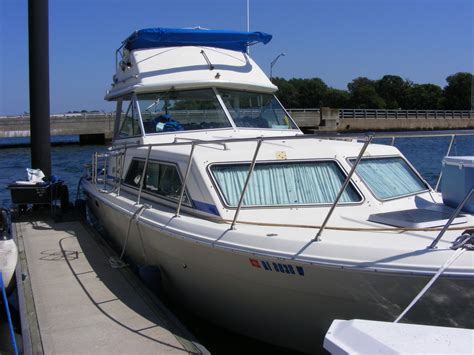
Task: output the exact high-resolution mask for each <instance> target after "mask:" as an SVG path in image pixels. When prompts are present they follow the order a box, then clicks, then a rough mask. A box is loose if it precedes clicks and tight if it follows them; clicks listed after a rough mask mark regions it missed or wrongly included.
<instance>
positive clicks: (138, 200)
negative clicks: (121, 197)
mask: <svg viewBox="0 0 474 355" xmlns="http://www.w3.org/2000/svg"><path fill="white" fill-rule="evenodd" d="M150 153H151V146H149V147H148V152H147V155H146V160H145V164H144V165H143V172H142V177H141V179H140V189H139V190H138V198H137V205H139V204H140V200H141V197H142V191H143V184H144V182H145V180H146V169H147V168H148V160H149V159H150Z"/></svg>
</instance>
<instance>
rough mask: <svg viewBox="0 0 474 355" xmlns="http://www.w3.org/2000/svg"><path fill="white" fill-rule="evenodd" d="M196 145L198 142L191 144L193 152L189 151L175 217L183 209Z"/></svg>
mask: <svg viewBox="0 0 474 355" xmlns="http://www.w3.org/2000/svg"><path fill="white" fill-rule="evenodd" d="M195 147H196V144H195V143H194V142H193V144H191V152H190V153H189V158H188V165H187V167H186V172H185V173H184V180H183V183H182V185H181V191H180V193H179V201H178V207H177V208H176V213H175V217H179V212H180V210H181V205H182V203H183V196H184V191H185V190H186V182H187V181H188V175H189V171H190V170H191V164H192V162H193V155H194V148H195Z"/></svg>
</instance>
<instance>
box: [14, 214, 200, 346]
mask: <svg viewBox="0 0 474 355" xmlns="http://www.w3.org/2000/svg"><path fill="white" fill-rule="evenodd" d="M14 230H15V231H16V237H17V241H18V246H19V263H18V267H17V282H18V288H19V289H18V291H19V303H20V315H21V319H22V333H23V342H24V344H23V347H24V351H25V353H48V354H57V353H63V354H66V353H69V354H71V353H104V354H105V353H110V354H112V353H113V354H119V353H129V354H131V353H134V354H138V353H148V354H151V353H155V354H158V353H165V352H166V353H167V354H184V353H191V354H202V353H208V351H207V350H206V349H205V348H204V347H203V346H202V345H200V344H199V343H198V342H197V341H196V340H195V339H194V337H193V336H192V335H191V334H190V333H189V332H188V331H187V330H186V329H185V328H184V327H183V325H181V324H180V322H179V321H178V320H177V319H176V318H175V317H174V316H173V315H172V314H171V313H170V312H169V311H168V310H167V309H166V308H165V306H164V305H163V304H162V303H161V302H160V301H159V300H158V299H157V298H156V297H155V296H154V295H153V294H152V293H151V292H150V291H149V290H148V289H146V288H145V287H144V285H143V284H142V283H141V282H140V280H139V279H138V277H137V276H136V275H135V274H134V273H132V272H131V271H130V270H129V269H128V268H112V267H111V266H110V264H109V261H108V259H109V257H110V256H115V255H116V254H115V253H114V252H113V251H112V250H111V249H110V248H109V247H108V246H107V245H105V244H104V242H103V240H102V239H101V238H100V236H98V235H97V233H96V232H95V231H94V230H93V229H92V228H90V227H89V226H88V225H86V224H85V223H84V222H82V221H77V220H76V221H70V222H63V223H53V221H52V220H51V219H50V218H46V217H44V216H39V215H36V214H33V215H28V216H23V217H21V218H19V219H18V220H17V221H16V222H15V223H14ZM22 275H23V276H22ZM22 279H23V280H22ZM25 320H27V321H26V322H25ZM25 323H26V324H25Z"/></svg>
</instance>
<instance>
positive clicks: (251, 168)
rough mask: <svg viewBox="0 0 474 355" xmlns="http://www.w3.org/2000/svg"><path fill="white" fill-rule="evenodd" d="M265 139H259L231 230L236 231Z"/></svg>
mask: <svg viewBox="0 0 474 355" xmlns="http://www.w3.org/2000/svg"><path fill="white" fill-rule="evenodd" d="M262 142H263V139H262V138H259V139H258V140H257V147H256V148H255V153H254V155H253V159H252V164H251V165H250V167H249V172H248V174H247V178H246V179H245V183H244V187H243V188H242V192H241V193H240V198H239V204H238V205H237V209H236V210H235V214H234V219H233V221H232V224H231V226H230V229H235V223H236V222H237V217H238V216H239V212H240V209H241V208H242V202H243V201H244V196H245V192H246V191H247V186H248V184H249V181H250V178H251V177H252V173H253V170H254V168H255V163H256V162H257V155H258V152H259V151H260V146H261V145H262Z"/></svg>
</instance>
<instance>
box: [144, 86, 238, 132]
mask: <svg viewBox="0 0 474 355" xmlns="http://www.w3.org/2000/svg"><path fill="white" fill-rule="evenodd" d="M137 99H138V106H139V107H140V113H141V116H142V120H143V128H144V129H145V133H148V134H150V133H161V132H172V131H189V130H197V129H211V128H226V127H231V124H230V122H229V120H228V119H227V116H226V114H225V112H224V109H223V108H222V106H221V105H220V104H219V101H218V100H217V97H216V95H215V94H214V91H213V90H212V89H205V90H188V91H174V90H171V91H167V92H159V93H153V94H141V95H137Z"/></svg>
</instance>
